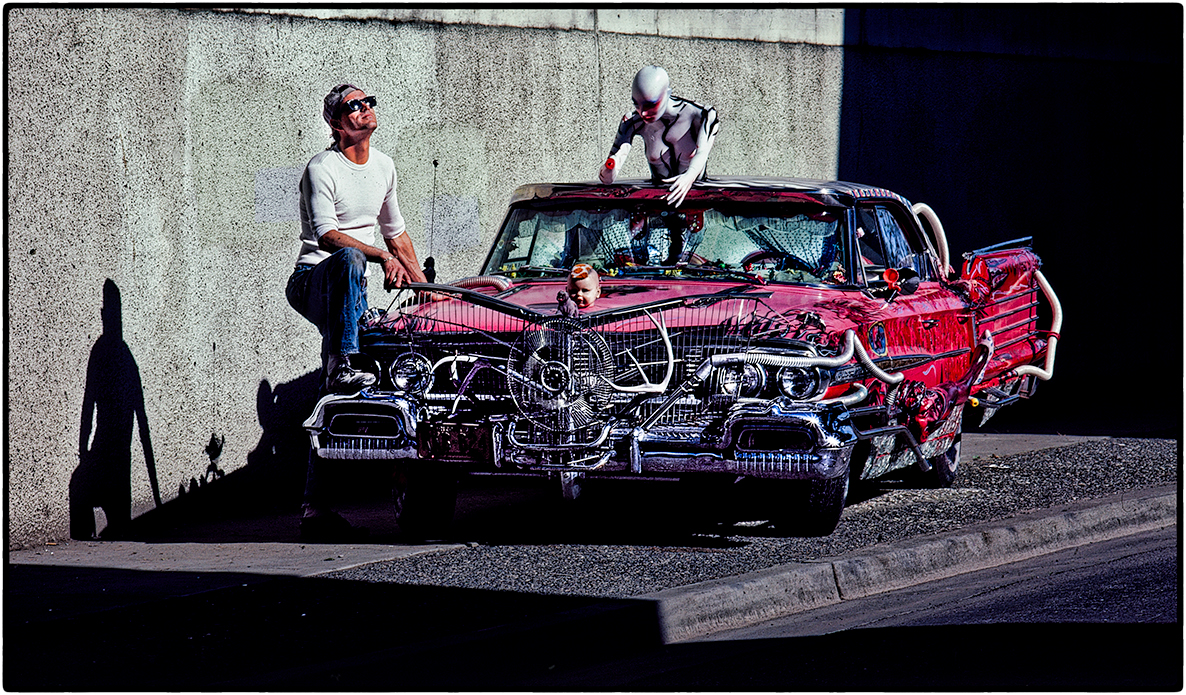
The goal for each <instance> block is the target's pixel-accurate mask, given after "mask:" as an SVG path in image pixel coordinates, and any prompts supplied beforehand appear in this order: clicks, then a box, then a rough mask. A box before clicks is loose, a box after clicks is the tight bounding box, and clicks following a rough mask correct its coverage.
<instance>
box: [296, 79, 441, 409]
mask: <svg viewBox="0 0 1186 695" xmlns="http://www.w3.org/2000/svg"><path fill="white" fill-rule="evenodd" d="M376 106H377V100H376V99H375V97H370V96H367V94H366V93H365V92H363V91H362V90H361V89H358V88H357V87H355V86H353V85H349V84H342V85H338V86H337V87H334V88H333V90H331V91H330V93H329V94H328V95H326V97H325V101H324V108H323V110H322V116H323V117H324V118H325V121H326V123H328V124H329V127H330V129H331V130H332V132H333V138H334V144H333V145H332V146H330V147H329V149H327V150H325V151H323V152H320V153H318V154H317V155H315V156H314V157H313V159H311V160H310V161H309V164H308V166H306V167H305V173H304V175H303V176H302V177H301V190H300V193H301V196H300V215H301V249H300V253H299V255H298V257H297V265H296V269H295V270H294V271H293V274H292V276H291V277H290V278H289V280H288V288H287V296H288V302H289V304H291V305H292V307H293V308H294V309H296V310H297V311H298V312H299V313H300V314H301V315H302V316H304V317H305V318H307V319H309V321H311V322H312V323H313V325H315V326H317V329H318V330H319V331H320V332H321V337H322V341H321V356H322V360H323V367H324V373H325V381H324V384H323V386H324V388H325V390H326V391H328V392H331V393H354V392H357V391H359V390H361V389H363V388H365V387H367V386H372V385H374V383H375V381H376V378H375V376H374V375H372V374H369V373H367V372H362V371H359V370H358V369H356V368H355V366H354V365H352V364H351V362H350V360H351V357H352V356H353V355H355V354H357V353H358V319H359V317H361V316H362V314H363V312H365V311H366V308H367V291H366V288H367V284H366V283H367V277H368V276H369V268H368V264H369V263H376V264H378V265H380V266H381V267H382V269H383V276H384V281H385V284H386V286H387V287H399V286H401V285H403V283H404V282H405V281H409V280H410V281H413V282H425V278H424V274H423V273H422V272H421V271H420V264H419V262H418V261H417V259H416V251H415V249H414V248H413V247H412V240H411V238H410V237H409V236H408V234H407V228H406V227H405V225H404V218H403V215H402V214H400V210H399V203H398V201H397V200H396V193H395V190H396V174H395V164H394V162H392V160H391V157H388V156H387V155H386V154H384V153H382V152H380V151H379V150H378V149H376V148H373V147H371V135H372V134H373V133H374V132H375V129H376V128H378V127H379V121H378V117H377V115H376V113H375V108H376ZM376 230H377V231H378V232H379V233H380V234H381V235H382V237H383V242H384V247H385V248H379V247H377V246H375V245H374V243H375V232H376Z"/></svg>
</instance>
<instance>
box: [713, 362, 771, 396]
mask: <svg viewBox="0 0 1186 695" xmlns="http://www.w3.org/2000/svg"><path fill="white" fill-rule="evenodd" d="M720 385H721V391H723V392H724V393H727V394H729V395H730V396H734V397H737V396H740V397H742V398H753V397H755V396H757V395H758V394H759V393H761V392H762V389H763V388H765V387H766V371H765V370H764V369H762V368H761V367H760V366H758V365H756V364H743V365H740V366H737V367H730V368H727V369H723V370H721V376H720Z"/></svg>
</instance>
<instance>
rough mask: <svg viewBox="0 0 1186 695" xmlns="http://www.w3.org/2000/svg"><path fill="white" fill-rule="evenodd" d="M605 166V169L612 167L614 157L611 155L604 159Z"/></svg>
mask: <svg viewBox="0 0 1186 695" xmlns="http://www.w3.org/2000/svg"><path fill="white" fill-rule="evenodd" d="M605 168H606V169H613V168H614V158H613V157H610V158H609V159H607V160H605Z"/></svg>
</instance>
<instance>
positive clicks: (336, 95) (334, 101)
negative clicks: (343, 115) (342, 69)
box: [321, 84, 362, 123]
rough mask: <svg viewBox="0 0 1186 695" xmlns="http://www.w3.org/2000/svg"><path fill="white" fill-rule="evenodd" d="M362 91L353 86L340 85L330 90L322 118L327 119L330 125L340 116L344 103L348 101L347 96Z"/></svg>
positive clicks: (326, 97)
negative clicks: (339, 111) (339, 112)
mask: <svg viewBox="0 0 1186 695" xmlns="http://www.w3.org/2000/svg"><path fill="white" fill-rule="evenodd" d="M361 91H362V90H361V89H359V88H358V87H355V86H354V85H352V84H340V85H338V86H337V87H334V88H333V89H331V90H329V94H326V95H325V106H324V108H322V110H321V116H322V117H323V118H325V122H326V123H329V122H330V121H332V120H333V119H334V117H335V116H337V115H338V110H339V109H341V108H342V102H343V101H345V100H346V95H347V94H349V93H351V92H361Z"/></svg>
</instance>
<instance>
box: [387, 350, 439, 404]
mask: <svg viewBox="0 0 1186 695" xmlns="http://www.w3.org/2000/svg"><path fill="white" fill-rule="evenodd" d="M388 374H389V375H390V376H391V383H392V385H393V386H395V390H396V391H402V392H404V393H414V394H417V395H419V394H423V393H424V392H425V391H427V390H428V389H429V388H431V387H432V364H430V363H429V361H428V358H426V357H424V356H423V355H417V354H416V353H412V352H409V353H407V354H405V355H400V356H399V357H398V358H396V360H395V362H392V363H391V368H390V369H389V370H388Z"/></svg>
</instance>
